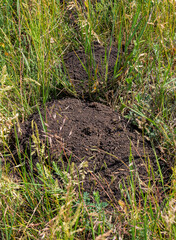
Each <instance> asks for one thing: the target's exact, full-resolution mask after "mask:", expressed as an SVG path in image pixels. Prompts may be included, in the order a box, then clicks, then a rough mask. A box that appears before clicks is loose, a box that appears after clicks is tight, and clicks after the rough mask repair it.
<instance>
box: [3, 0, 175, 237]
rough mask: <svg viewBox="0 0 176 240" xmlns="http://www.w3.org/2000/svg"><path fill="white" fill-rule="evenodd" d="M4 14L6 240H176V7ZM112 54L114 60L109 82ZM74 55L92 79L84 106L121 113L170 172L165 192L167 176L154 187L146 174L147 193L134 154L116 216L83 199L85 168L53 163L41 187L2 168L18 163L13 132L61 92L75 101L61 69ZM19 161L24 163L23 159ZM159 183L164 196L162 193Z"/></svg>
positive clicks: (29, 4)
mask: <svg viewBox="0 0 176 240" xmlns="http://www.w3.org/2000/svg"><path fill="white" fill-rule="evenodd" d="M0 5H1V9H0V55H1V58H0V71H1V76H0V151H1V152H0V160H1V172H0V219H1V220H0V238H1V239H96V240H98V239H174V238H175V236H176V223H175V221H176V219H175V215H176V201H175V197H176V185H175V184H176V167H175V156H176V139H175V134H176V129H175V120H176V115H175V113H176V74H175V73H176V16H175V12H176V5H175V1H172V0H170V1H166V0H163V1H155V0H154V1H150V0H147V1H141V0H140V1H139V0H131V1H126V0H125V1H112V0H110V1H105V0H100V1H98V0H97V1H96V0H95V1H93V0H92V1H91V0H85V1H78V0H74V1H53V0H52V1H51V0H49V1H45V0H42V1H38V0H30V1H26V0H21V1H19V0H18V1H16V2H14V1H7V0H1V1H0ZM95 43H96V44H99V45H100V46H103V47H104V48H105V49H106V48H107V49H109V50H105V51H104V56H103V61H102V65H103V66H104V72H103V74H102V72H101V71H99V70H98V66H97V65H96V62H95V60H94V46H95ZM113 47H115V48H116V49H117V59H116V63H115V66H114V69H113V72H112V73H111V74H110V73H109V72H108V64H109V61H110V56H111V55H110V53H111V49H112V48H113ZM78 49H82V51H84V53H85V55H86V56H88V57H87V60H86V63H84V62H83V61H82V60H81V59H79V56H78V55H77V57H78V59H79V60H80V62H81V64H82V67H83V68H84V70H85V71H86V73H87V75H88V83H87V86H88V93H86V94H88V97H89V98H90V99H93V100H96V101H104V102H105V103H106V104H109V105H111V106H112V107H113V108H115V109H118V110H119V111H121V113H122V115H124V116H125V117H126V118H127V119H129V120H130V121H132V122H133V124H134V125H137V126H138V128H140V129H141V131H142V133H143V135H145V137H146V138H147V139H148V140H150V141H151V143H153V146H157V148H158V149H160V152H161V156H157V154H156V162H157V163H158V158H161V159H162V160H163V161H165V162H167V164H168V166H169V168H171V169H172V178H171V181H170V184H169V185H166V184H165V182H164V180H163V175H162V171H161V168H160V167H159V173H158V179H159V180H158V179H155V176H154V174H153V175H152V169H150V168H151V166H150V164H148V169H149V173H150V174H151V175H152V177H151V178H150V179H152V181H148V184H147V185H144V184H143V183H142V182H140V178H138V177H137V176H138V175H137V173H135V175H134V171H133V168H132V167H133V165H132V164H131V165H130V161H131V159H132V158H133V156H132V154H131V155H130V156H129V166H130V176H129V179H128V184H127V183H124V184H121V185H120V188H121V192H122V199H121V200H119V201H118V205H114V206H111V207H112V208H113V209H114V212H113V211H112V210H111V211H109V210H108V206H107V204H106V203H104V202H101V201H100V196H99V193H98V192H94V194H93V196H90V195H89V193H86V192H82V181H83V179H84V174H85V167H86V166H84V164H82V165H80V166H79V167H75V166H74V165H73V164H70V165H69V164H68V167H67V168H66V169H65V171H63V170H62V171H61V170H60V168H59V166H57V164H56V163H55V162H53V163H52V166H50V167H49V166H47V165H46V166H45V165H43V164H39V163H38V164H37V172H38V176H39V179H40V182H39V183H36V182H35V177H34V176H33V175H32V174H31V173H28V172H27V171H26V168H25V165H24V164H23V162H21V163H20V167H19V166H16V167H15V168H14V169H15V170H14V171H17V172H18V177H16V178H15V176H14V175H11V165H10V163H8V162H7V161H6V159H7V158H8V156H9V155H13V153H12V152H11V150H10V146H9V144H8V138H9V133H10V132H11V129H12V128H13V127H14V126H17V127H18V125H19V122H20V121H22V122H24V121H25V119H27V117H28V116H29V115H30V114H31V113H33V112H34V111H35V110H36V109H39V106H45V104H46V102H48V101H49V100H51V99H53V98H55V99H57V98H58V97H59V95H60V93H61V92H67V93H68V94H69V95H72V96H75V97H79V96H78V93H77V89H76V87H75V86H74V83H73V81H72V79H71V78H69V74H68V72H67V69H66V66H65V60H64V56H65V54H67V53H69V52H71V51H75V54H76V52H77V50H78ZM90 66H91V68H90ZM92 69H93V71H92ZM109 76H111V78H110V79H109ZM83 94H84V93H83ZM80 97H84V96H80ZM33 139H35V143H36V152H37V154H38V155H39V157H40V158H41V159H43V158H44V156H43V155H42V154H43V152H44V148H45V146H43V145H42V144H41V143H40V138H39V136H37V135H36V136H33ZM17 140H18V139H17ZM17 146H18V141H17ZM18 154H19V158H20V149H19V153H18ZM28 157H29V158H30V156H28ZM11 158H13V156H11ZM61 160H62V159H61ZM14 161H15V159H14ZM148 162H150V161H149V160H148ZM158 165H159V163H158ZM30 167H31V169H32V167H33V166H32V157H31V165H30ZM51 168H52V173H53V172H54V176H53V174H51ZM78 169H79V171H78ZM31 172H32V171H31ZM56 176H57V177H59V179H60V181H59V182H58V181H57V180H56ZM136 181H138V184H139V186H140V188H139V189H138V190H137V189H136V187H135V186H136ZM156 181H157V182H158V181H159V182H160V184H161V185H162V189H163V193H161V192H158V191H157V184H155V183H156ZM163 194H164V200H163ZM161 195H162V196H161ZM161 200H162V203H161Z"/></svg>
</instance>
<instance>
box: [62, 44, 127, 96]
mask: <svg viewBox="0 0 176 240" xmlns="http://www.w3.org/2000/svg"><path fill="white" fill-rule="evenodd" d="M130 51H131V50H130ZM130 51H129V52H130ZM117 54H118V51H117V48H116V47H114V46H112V47H111V48H110V47H107V49H105V48H104V47H103V46H100V45H99V44H98V43H95V42H94V43H93V46H92V47H91V53H86V51H85V50H78V51H76V52H75V51H73V52H70V53H68V54H66V55H65V57H64V62H65V66H64V67H65V68H64V69H65V70H64V71H65V74H66V75H67V79H68V80H69V82H70V83H71V84H72V86H73V87H74V89H75V91H76V93H77V95H78V96H79V97H81V98H83V99H87V98H90V97H91V98H93V99H98V96H100V95H102V96H103V94H104V93H107V92H108V91H111V90H114V89H116V91H117V89H118V85H119V78H117V77H116V76H115V75H117V73H116V74H115V75H114V67H115V65H116V61H117V64H118V61H120V62H119V64H120V66H122V65H123V61H122V59H121V60H120V59H117ZM123 55H124V53H123V49H122V50H121V53H120V56H121V58H123V57H122V56H123ZM124 59H125V58H124ZM105 79H106V80H105ZM97 91H98V94H96V93H97Z"/></svg>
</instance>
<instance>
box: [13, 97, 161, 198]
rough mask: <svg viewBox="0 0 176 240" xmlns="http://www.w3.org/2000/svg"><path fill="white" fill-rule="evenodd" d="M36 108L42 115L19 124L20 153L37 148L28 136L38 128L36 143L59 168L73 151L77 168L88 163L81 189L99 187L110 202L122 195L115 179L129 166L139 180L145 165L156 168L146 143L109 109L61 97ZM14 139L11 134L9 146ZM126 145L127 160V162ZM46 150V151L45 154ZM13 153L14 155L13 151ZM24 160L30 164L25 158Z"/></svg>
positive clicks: (145, 172) (145, 175)
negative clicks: (42, 147) (40, 107)
mask: <svg viewBox="0 0 176 240" xmlns="http://www.w3.org/2000/svg"><path fill="white" fill-rule="evenodd" d="M40 111H41V116H42V118H41V116H40V115H39V114H38V113H35V114H33V115H32V116H30V118H29V119H28V120H27V121H26V122H25V123H23V124H21V133H20V131H18V137H19V145H20V149H21V155H22V156H24V155H25V154H26V153H28V154H29V155H30V152H36V150H35V147H34V145H35V144H34V138H31V136H32V134H34V135H35V136H37V131H38V134H39V136H40V141H41V144H42V143H45V145H46V146H48V150H49V153H50V154H49V155H50V161H53V160H54V161H55V162H57V163H59V164H60V166H62V164H61V158H60V156H62V159H63V161H64V162H65V165H67V164H68V159H69V157H70V156H71V155H72V157H71V162H74V163H75V165H76V166H79V165H80V163H82V162H83V161H87V162H88V169H87V170H88V171H87V172H88V174H87V175H86V178H85V181H84V189H85V191H87V192H92V191H94V190H98V191H99V192H100V195H101V199H106V200H112V201H114V197H115V198H116V200H118V199H119V198H120V197H121V196H120V191H119V183H120V182H122V181H123V179H126V178H127V176H129V169H130V167H133V168H134V172H135V171H138V173H139V177H140V178H141V181H143V182H146V181H148V179H149V173H148V170H147V167H146V166H147V164H149V163H150V164H151V165H152V166H153V168H154V170H155V171H157V164H156V161H155V156H154V154H153V150H152V148H151V146H150V145H149V143H147V142H146V141H144V139H143V138H142V136H141V134H139V133H138V132H136V131H135V130H133V128H132V127H131V126H130V125H129V124H128V123H127V121H126V120H124V119H123V118H122V117H121V116H120V114H119V113H117V112H114V111H112V109H111V108H110V107H108V106H105V105H103V104H100V103H96V102H85V101H82V100H78V99H75V98H66V99H62V100H57V101H54V102H51V103H48V104H47V106H46V109H45V110H44V109H40ZM41 119H43V120H41ZM32 122H33V123H34V122H35V123H36V124H37V128H38V130H37V131H36V130H35V127H34V128H33V129H32V127H31V123H32ZM33 125H34V124H33ZM45 128H46V129H47V130H46V129H45ZM44 129H45V130H44ZM14 142H15V141H14V138H13V137H12V138H11V145H13V143H14ZM47 142H48V143H47ZM30 143H31V146H32V147H31V149H30V147H29V145H30ZM130 145H131V153H132V163H130V162H129V156H130ZM12 148H13V147H12ZM48 150H47V149H46V151H45V155H46V157H47V156H48ZM13 153H14V156H17V154H16V153H15V151H13ZM48 159H49V158H48ZM25 161H26V164H27V166H29V163H28V162H27V161H28V160H27V158H26V160H25ZM32 161H33V166H34V170H35V165H36V163H37V162H38V161H39V157H38V154H33V156H32Z"/></svg>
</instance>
